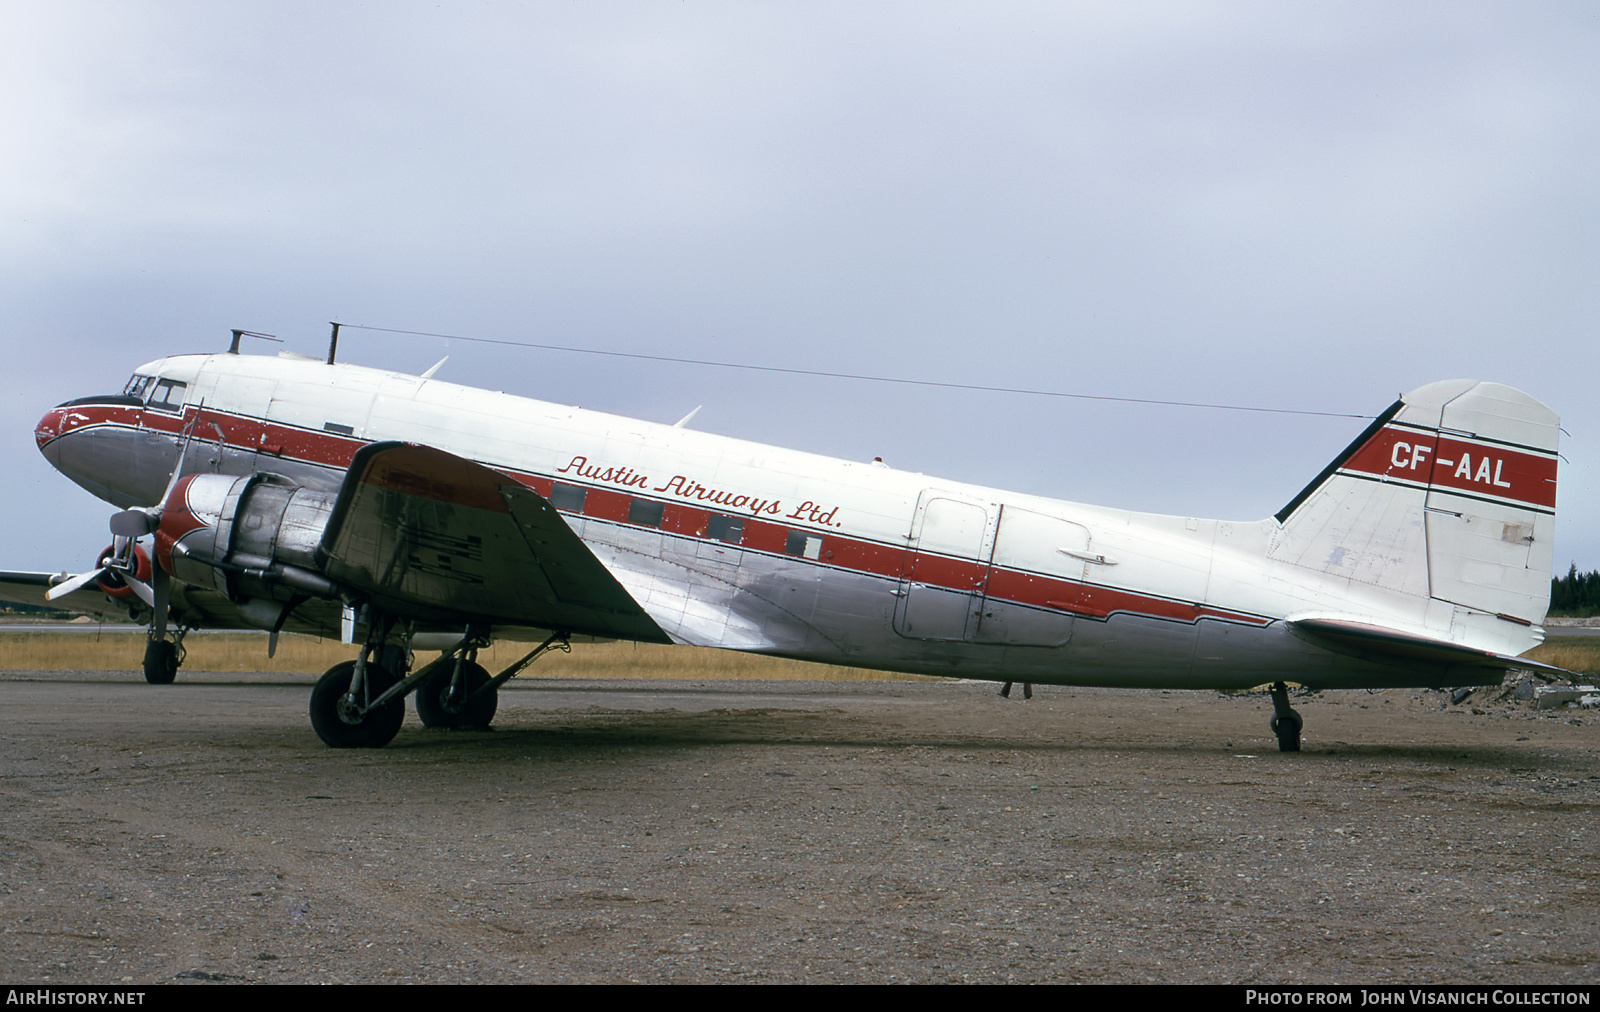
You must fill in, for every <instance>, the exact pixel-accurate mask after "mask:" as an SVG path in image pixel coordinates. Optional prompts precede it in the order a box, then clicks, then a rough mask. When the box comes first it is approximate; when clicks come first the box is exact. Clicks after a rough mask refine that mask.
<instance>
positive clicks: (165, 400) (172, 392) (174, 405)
mask: <svg viewBox="0 0 1600 1012" xmlns="http://www.w3.org/2000/svg"><path fill="white" fill-rule="evenodd" d="M188 389H189V384H187V383H184V382H182V381H181V380H173V379H158V380H156V381H155V389H154V390H153V391H151V394H150V400H148V401H146V402H145V407H148V408H154V409H155V410H157V411H180V410H182V409H183V396H184V391H186V390H188Z"/></svg>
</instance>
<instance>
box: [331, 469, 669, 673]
mask: <svg viewBox="0 0 1600 1012" xmlns="http://www.w3.org/2000/svg"><path fill="white" fill-rule="evenodd" d="M318 558H319V561H320V563H321V567H322V571H323V573H324V574H325V575H326V576H327V577H328V578H329V579H331V580H334V581H335V582H337V583H339V584H341V585H343V586H345V587H348V588H351V589H353V590H355V591H357V592H360V593H362V594H365V595H367V596H369V597H370V598H372V599H373V600H374V601H375V602H377V603H378V604H380V605H382V606H383V607H384V608H385V609H386V610H388V611H390V612H391V613H393V614H397V615H402V616H406V617H410V618H415V619H419V620H423V621H430V622H455V623H462V624H465V623H480V624H494V625H519V626H537V627H541V628H545V629H555V630H561V631H565V632H570V633H586V634H589V635H594V636H613V637H619V638H628V639H638V640H649V641H653V642H660V643H666V642H670V640H669V639H668V637H667V635H666V633H664V632H662V630H661V628H660V626H658V625H657V624H656V623H655V622H654V621H653V620H652V619H651V618H650V617H649V616H648V615H647V614H645V612H644V610H643V609H642V608H640V607H639V605H638V603H637V602H635V601H634V599H633V598H632V597H631V596H630V595H629V594H628V592H627V591H626V590H624V589H623V588H622V585H621V584H619V583H618V582H617V580H616V578H615V577H613V576H612V575H611V573H610V571H609V570H607V569H606V567H605V566H604V565H603V564H602V563H601V562H600V561H599V560H598V559H596V558H595V556H594V553H593V552H591V551H590V550H589V548H588V547H587V546H586V545H585V544H584V543H583V541H582V540H581V539H580V538H579V537H578V536H577V534H575V533H574V532H573V530H572V528H571V527H569V526H568V525H567V523H566V521H565V520H563V519H562V517H561V515H560V513H558V512H557V511H556V509H555V507H554V506H552V505H551V504H550V502H549V501H548V500H546V499H545V498H544V497H543V496H541V495H539V494H538V493H537V492H535V491H533V490H532V489H530V488H527V487H526V486H524V485H523V484H521V483H520V482H518V481H516V480H514V479H512V478H510V477H508V476H506V475H504V474H501V473H500V472H499V471H495V470H492V469H490V468H487V467H484V466H483V465H481V464H476V463H474V462H472V461H470V460H465V459H463V458H461V457H457V456H455V455H453V454H449V453H446V452H444V451H442V450H436V449H433V448H431V447H426V446H418V445H414V444H410V443H397V442H386V443H372V444H369V445H368V446H365V447H363V448H362V449H361V450H359V451H357V453H356V455H355V457H354V459H353V460H352V461H351V463H350V470H349V471H348V472H347V473H346V475H345V478H344V483H343V485H342V487H341V488H340V490H339V495H338V498H337V500H336V501H335V503H334V506H333V513H332V516H331V517H330V518H329V520H328V525H327V528H326V529H325V530H324V532H323V535H322V542H321V546H320V548H319V549H318Z"/></svg>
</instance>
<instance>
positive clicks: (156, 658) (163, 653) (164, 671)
mask: <svg viewBox="0 0 1600 1012" xmlns="http://www.w3.org/2000/svg"><path fill="white" fill-rule="evenodd" d="M177 677H178V645H177V644H176V643H174V642H172V641H171V640H147V641H146V642H145V645H144V680H145V681H147V682H149V683H150V684H151V685H171V684H172V681H173V679H175V678H177Z"/></svg>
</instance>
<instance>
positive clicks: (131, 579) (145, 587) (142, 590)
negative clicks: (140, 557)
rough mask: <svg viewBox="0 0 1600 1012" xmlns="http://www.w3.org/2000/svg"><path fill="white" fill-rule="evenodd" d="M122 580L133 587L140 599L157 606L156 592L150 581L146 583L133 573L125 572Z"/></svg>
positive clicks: (152, 606) (151, 605)
mask: <svg viewBox="0 0 1600 1012" xmlns="http://www.w3.org/2000/svg"><path fill="white" fill-rule="evenodd" d="M122 582H123V583H126V584H127V585H128V586H129V587H131V588H133V592H134V593H135V594H137V595H139V600H141V601H143V602H144V603H145V604H147V605H149V606H150V607H151V608H154V607H155V606H156V595H155V592H154V591H152V590H151V589H150V585H149V584H148V583H145V582H144V581H143V580H141V579H139V578H138V577H136V576H134V575H133V574H132V573H123V574H122Z"/></svg>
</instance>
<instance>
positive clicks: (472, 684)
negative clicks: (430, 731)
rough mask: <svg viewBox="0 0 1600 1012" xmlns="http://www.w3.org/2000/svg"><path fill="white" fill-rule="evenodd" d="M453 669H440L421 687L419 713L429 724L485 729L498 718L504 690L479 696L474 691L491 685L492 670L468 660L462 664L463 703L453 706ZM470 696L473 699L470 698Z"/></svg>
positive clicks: (426, 725)
mask: <svg viewBox="0 0 1600 1012" xmlns="http://www.w3.org/2000/svg"><path fill="white" fill-rule="evenodd" d="M453 676H454V671H453V670H452V669H450V668H446V669H445V670H443V671H441V672H439V673H438V674H437V675H434V676H433V677H432V678H430V679H428V680H427V681H426V682H423V683H422V684H421V685H420V686H418V687H417V716H418V717H419V718H421V720H422V723H423V725H424V726H425V727H472V728H484V727H488V726H489V722H490V721H492V720H494V713H495V710H496V709H498V708H499V706H500V692H499V690H498V689H491V690H489V691H488V692H485V693H483V694H482V695H479V696H474V695H473V694H474V693H476V692H477V691H478V689H480V688H481V687H483V686H485V685H488V684H489V672H487V671H485V670H484V668H483V666H482V665H480V664H476V663H474V662H472V661H467V662H466V663H465V664H463V665H462V666H461V696H462V698H463V699H464V700H465V702H464V703H463V704H458V705H456V706H451V705H450V704H449V703H448V702H447V701H446V697H447V696H448V695H449V694H450V680H451V678H452V677H453ZM469 697H470V698H469Z"/></svg>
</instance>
